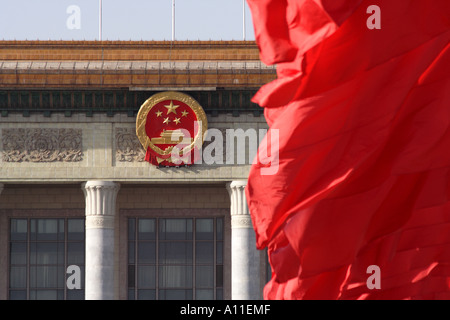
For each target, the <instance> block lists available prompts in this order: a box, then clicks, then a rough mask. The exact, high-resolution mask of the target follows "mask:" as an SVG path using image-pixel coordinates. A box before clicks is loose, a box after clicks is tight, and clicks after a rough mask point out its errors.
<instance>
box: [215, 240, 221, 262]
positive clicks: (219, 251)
mask: <svg viewBox="0 0 450 320" xmlns="http://www.w3.org/2000/svg"><path fill="white" fill-rule="evenodd" d="M216 263H218V264H223V242H221V241H220V242H219V241H218V242H217V243H216Z"/></svg>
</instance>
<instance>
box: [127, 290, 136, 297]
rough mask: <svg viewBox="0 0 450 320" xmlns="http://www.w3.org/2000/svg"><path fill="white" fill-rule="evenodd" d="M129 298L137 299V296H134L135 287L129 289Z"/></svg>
mask: <svg viewBox="0 0 450 320" xmlns="http://www.w3.org/2000/svg"><path fill="white" fill-rule="evenodd" d="M128 300H136V298H135V296H134V289H129V290H128Z"/></svg>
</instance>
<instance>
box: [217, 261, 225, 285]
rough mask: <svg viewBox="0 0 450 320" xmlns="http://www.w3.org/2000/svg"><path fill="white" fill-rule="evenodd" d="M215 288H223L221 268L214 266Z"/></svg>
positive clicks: (220, 266)
mask: <svg viewBox="0 0 450 320" xmlns="http://www.w3.org/2000/svg"><path fill="white" fill-rule="evenodd" d="M216 287H223V266H222V265H217V266H216Z"/></svg>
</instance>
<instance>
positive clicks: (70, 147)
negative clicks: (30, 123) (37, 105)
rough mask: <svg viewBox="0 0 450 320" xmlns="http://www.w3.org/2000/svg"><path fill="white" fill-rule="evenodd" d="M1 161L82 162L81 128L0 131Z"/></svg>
mask: <svg viewBox="0 0 450 320" xmlns="http://www.w3.org/2000/svg"><path fill="white" fill-rule="evenodd" d="M2 144H3V156H2V159H3V161H4V162H56V161H59V162H78V161H82V160H83V151H82V130H81V129H3V130H2Z"/></svg>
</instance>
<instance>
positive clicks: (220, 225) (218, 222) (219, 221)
mask: <svg viewBox="0 0 450 320" xmlns="http://www.w3.org/2000/svg"><path fill="white" fill-rule="evenodd" d="M216 232H217V236H216V238H217V240H219V241H221V240H223V219H222V218H218V219H216Z"/></svg>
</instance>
